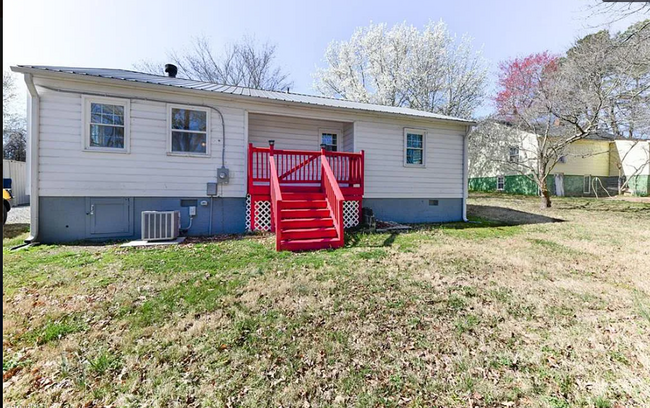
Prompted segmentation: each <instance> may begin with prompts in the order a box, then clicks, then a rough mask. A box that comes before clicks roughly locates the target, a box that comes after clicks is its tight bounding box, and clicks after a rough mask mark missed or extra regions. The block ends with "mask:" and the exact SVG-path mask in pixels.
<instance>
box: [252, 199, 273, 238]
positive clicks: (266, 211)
mask: <svg viewBox="0 0 650 408" xmlns="http://www.w3.org/2000/svg"><path fill="white" fill-rule="evenodd" d="M255 229H256V230H258V231H271V202H270V201H256V202H255Z"/></svg>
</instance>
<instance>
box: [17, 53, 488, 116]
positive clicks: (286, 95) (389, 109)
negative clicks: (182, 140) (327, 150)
mask: <svg viewBox="0 0 650 408" xmlns="http://www.w3.org/2000/svg"><path fill="white" fill-rule="evenodd" d="M12 70H13V71H16V72H31V73H34V71H49V72H54V73H63V74H70V75H78V76H86V77H96V78H106V79H114V80H120V81H128V82H131V83H133V82H135V83H143V84H154V85H161V86H171V87H177V88H183V89H192V90H199V91H208V92H217V93H221V94H229V95H235V96H243V97H251V98H261V99H267V100H273V101H281V102H284V103H286V102H290V103H298V104H306V105H318V106H323V107H330V108H343V109H351V110H358V111H367V112H374V113H384V114H398V115H406V116H413V117H419V118H423V119H433V120H442V121H448V122H460V123H464V124H467V125H472V124H475V122H474V121H472V120H468V119H461V118H455V117H452V116H445V115H439V114H437V113H432V112H425V111H419V110H416V109H410V108H402V107H396V106H384V105H374V104H370V103H363V102H354V101H347V100H342V99H335V98H328V97H324V96H315V95H305V94H299V93H290V92H279V91H265V90H261V89H253V88H245V87H241V86H231V85H220V84H215V83H212V82H202V81H194V80H190V79H183V78H172V77H168V76H163V75H153V74H146V73H142V72H136V71H129V70H124V69H112V68H76V67H60V66H44V65H18V66H15V67H12Z"/></svg>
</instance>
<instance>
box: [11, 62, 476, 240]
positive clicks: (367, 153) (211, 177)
mask: <svg viewBox="0 0 650 408" xmlns="http://www.w3.org/2000/svg"><path fill="white" fill-rule="evenodd" d="M12 70H13V71H14V72H19V73H22V74H24V77H25V82H26V84H27V88H28V90H29V92H28V94H29V101H28V107H29V109H28V127H29V152H28V166H29V174H30V193H31V196H32V197H31V203H32V208H33V211H32V219H31V231H32V237H30V239H31V240H36V241H39V242H63V241H73V240H87V239H118V238H119V239H122V238H132V237H137V236H139V235H140V214H141V212H142V211H145V210H165V211H166V210H178V211H180V213H181V221H182V222H181V224H182V225H183V226H184V227H186V226H189V227H187V228H186V229H187V234H188V235H199V236H200V235H212V234H217V233H239V232H244V231H245V230H247V229H253V230H254V229H269V228H274V229H275V230H276V231H277V232H278V236H279V238H278V248H281V249H306V248H311V247H326V246H339V245H340V244H342V242H343V236H342V230H343V226H346V227H348V226H353V225H356V224H357V223H358V222H359V218H360V213H361V206H363V207H369V208H371V209H373V210H374V213H375V215H376V216H377V217H378V218H379V219H385V220H394V221H398V222H413V223H415V222H447V221H459V220H463V219H464V218H465V206H466V204H465V201H466V197H467V189H466V186H467V149H466V147H467V146H466V136H467V134H468V130H469V128H470V126H471V125H473V124H474V123H473V122H471V121H468V120H464V119H458V118H453V117H446V116H441V115H437V114H433V113H429V112H421V111H417V110H412V109H406V108H397V107H387V106H379V105H371V104H364V103H356V102H349V101H342V100H337V99H331V98H324V97H317V96H308V95H301V94H295V93H288V92H287V93H285V92H271V91H262V90H255V89H249V88H242V87H236V86H227V85H217V84H213V83H206V82H198V81H192V80H186V79H180V78H176V77H175V72H174V71H175V67H173V66H171V67H170V72H171V73H170V76H157V75H150V74H144V73H139V72H132V71H126V70H119V69H93V68H67V67H50V66H15V67H12ZM269 140H272V141H274V142H271V143H273V145H272V146H270V144H269ZM271 170H274V171H271ZM215 183H216V184H215ZM275 187H277V189H275ZM190 209H191V213H190ZM191 214H193V215H191ZM276 217H277V218H276ZM280 235H282V237H281V239H280Z"/></svg>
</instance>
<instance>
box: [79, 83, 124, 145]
mask: <svg viewBox="0 0 650 408" xmlns="http://www.w3.org/2000/svg"><path fill="white" fill-rule="evenodd" d="M82 102H83V122H84V131H83V133H82V134H83V139H84V140H83V148H84V150H88V151H99V152H114V153H128V151H129V111H130V103H129V100H126V99H116V98H102V97H87V96H84V97H82Z"/></svg>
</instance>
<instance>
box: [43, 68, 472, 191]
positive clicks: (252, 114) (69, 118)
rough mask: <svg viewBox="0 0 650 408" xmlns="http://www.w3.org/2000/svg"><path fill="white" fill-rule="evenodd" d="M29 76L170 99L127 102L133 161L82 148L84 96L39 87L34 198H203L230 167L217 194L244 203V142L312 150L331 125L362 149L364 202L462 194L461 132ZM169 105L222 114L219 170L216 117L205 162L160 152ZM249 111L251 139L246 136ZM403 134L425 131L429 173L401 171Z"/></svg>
mask: <svg viewBox="0 0 650 408" xmlns="http://www.w3.org/2000/svg"><path fill="white" fill-rule="evenodd" d="M34 79H35V82H36V84H37V86H38V84H43V85H46V86H49V87H53V88H60V89H70V90H72V89H76V90H80V91H86V92H88V93H101V94H114V95H122V97H123V98H124V99H128V96H133V97H136V96H137V97H139V98H148V99H160V100H164V101H168V103H165V102H152V101H144V100H141V99H131V102H130V112H131V115H130V121H129V125H130V136H131V141H130V148H131V152H130V154H124V155H115V154H110V153H103V152H97V153H94V154H87V153H85V152H84V151H83V150H81V149H80V148H79V138H80V135H81V131H82V117H81V96H80V95H76V94H68V93H60V92H54V91H50V90H47V89H44V88H41V87H39V88H38V89H39V94H40V96H41V111H40V128H41V132H40V140H39V147H40V151H39V164H40V169H39V178H40V186H39V192H40V194H41V195H42V196H81V197H84V196H97V197H115V196H121V197H124V196H127V197H179V196H180V197H205V194H206V183H208V182H212V181H215V177H216V169H218V168H219V167H221V165H222V164H225V166H226V167H227V168H228V169H229V170H230V183H229V184H227V185H224V186H222V187H220V189H219V194H220V196H223V197H241V198H243V197H245V196H246V160H247V143H248V142H252V143H254V144H255V145H258V146H268V140H269V139H275V140H276V147H277V148H284V149H300V150H312V151H315V150H318V149H319V143H320V141H319V133H318V131H319V129H321V128H326V129H332V128H334V129H341V131H342V133H341V135H342V138H343V140H339V141H338V145H339V147H341V146H342V149H343V150H344V151H353V150H354V151H357V152H358V151H360V150H365V152H366V156H365V197H367V198H423V199H440V198H462V197H463V139H464V134H465V131H466V127H465V125H462V124H455V123H445V122H439V121H435V122H433V121H428V120H414V119H413V118H409V117H404V118H402V117H396V116H386V115H384V116H380V115H377V114H370V113H363V112H358V111H352V110H346V111H343V110H336V111H335V110H328V109H327V108H321V107H315V106H286V105H283V104H278V103H269V102H264V101H262V100H260V101H257V100H254V99H253V98H251V99H250V100H245V101H232V100H226V99H219V98H216V97H215V98H212V97H210V98H208V97H203V96H201V95H191V94H187V93H183V91H182V90H180V91H178V92H176V91H174V92H170V91H169V90H168V89H163V90H161V91H159V90H157V89H155V90H153V88H152V90H149V89H142V88H137V87H132V86H128V87H127V86H107V85H105V84H96V83H91V82H83V81H67V80H58V79H56V80H55V79H46V78H42V77H35V78H34ZM88 81H90V80H88ZM168 104H179V105H186V106H197V105H210V106H215V107H218V108H219V110H220V111H221V112H222V113H223V114H224V116H225V126H226V146H227V148H226V157H225V163H222V162H221V146H222V143H223V133H222V130H221V126H222V124H221V119H220V118H219V115H217V114H216V113H214V112H211V120H210V125H209V128H210V142H209V145H210V149H211V152H212V154H211V156H210V157H207V158H205V159H201V160H197V159H196V158H193V157H183V156H175V155H168V154H167V151H168V137H167V135H168V129H169V127H168V115H167V109H168V107H167V105H168ZM247 111H248V112H249V114H248V135H246V133H245V130H246V123H245V117H246V114H245V112H247ZM262 112H263V113H262ZM292 115H293V116H292ZM353 123H354V124H353ZM407 127H415V128H417V129H422V130H424V131H426V134H427V136H426V138H427V140H426V147H425V148H426V152H425V157H426V160H427V167H426V168H411V167H404V129H405V128H407ZM348 135H351V136H352V140H350V138H349V137H348Z"/></svg>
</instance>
